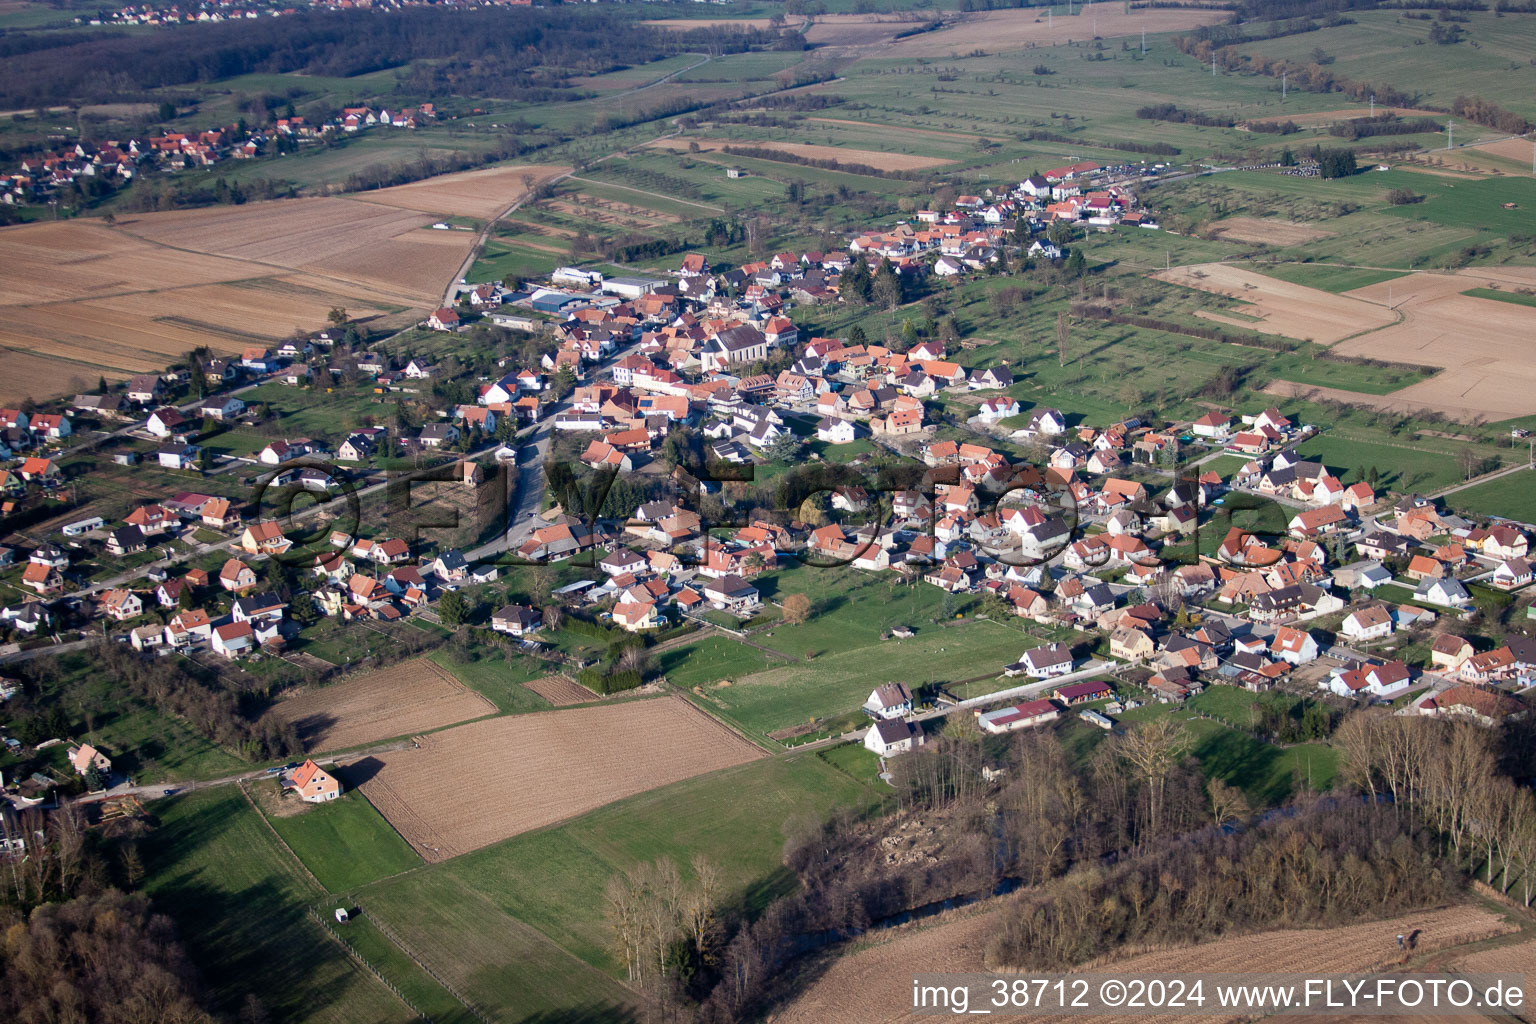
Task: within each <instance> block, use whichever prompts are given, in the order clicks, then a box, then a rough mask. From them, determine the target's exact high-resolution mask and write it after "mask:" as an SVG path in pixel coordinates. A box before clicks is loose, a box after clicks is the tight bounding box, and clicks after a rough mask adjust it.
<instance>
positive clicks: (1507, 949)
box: [1450, 939, 1536, 982]
mask: <svg viewBox="0 0 1536 1024" xmlns="http://www.w3.org/2000/svg"><path fill="white" fill-rule="evenodd" d="M1450 966H1451V967H1453V968H1455V969H1456V970H1458V971H1460V972H1461V973H1463V974H1526V975H1531V974H1533V973H1536V939H1532V940H1529V941H1526V942H1516V943H1511V944H1509V945H1507V946H1495V947H1494V948H1493V949H1480V950H1478V951H1477V952H1476V953H1468V954H1467V955H1466V956H1460V957H1457V958H1456V959H1455V960H1452V961H1451V962H1450ZM1526 980H1527V982H1529V981H1530V980H1532V979H1531V978H1527V979H1526Z"/></svg>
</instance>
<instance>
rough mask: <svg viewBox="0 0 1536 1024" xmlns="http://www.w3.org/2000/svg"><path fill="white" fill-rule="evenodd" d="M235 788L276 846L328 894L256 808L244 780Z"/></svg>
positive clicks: (327, 890) (262, 813) (238, 782)
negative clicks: (265, 827)
mask: <svg viewBox="0 0 1536 1024" xmlns="http://www.w3.org/2000/svg"><path fill="white" fill-rule="evenodd" d="M235 786H236V787H237V788H238V789H239V790H240V795H241V796H243V797H245V802H246V803H248V804H250V805H251V810H253V811H255V812H256V817H258V818H260V819H261V823H262V824H263V825H265V826H267V831H268V832H270V833H272V838H273V839H276V840H277V845H279V846H281V847H282V848H283V849H284V850H287V851H288V856H290V857H292V858H293V862H294V863H295V864H297V865H298V866H299V870H300V871H302V872H304V876H305V877H306V878H308V879H309V880H310V881H311V882H314V883H315V885H316V887H318V888H319V890H320V891H321V892H323V893H329V892H330V891H331V890H329V889H327V888H326V887H325V886H323V885H321V884H320V879H318V878H316V877H315V873H314V872H313V871H311V870H309V865H307V864H305V863H304V861H303V859H302V858H301V857H300V856H299V855H298V854H297V853H294V852H293V847H291V846H289V845H288V841H287V840H286V839H284V838H283V837H282V834H281V833H280V832H278V831H277V829H276V828H274V827H273V825H272V822H271V821H270V820H268V818H267V815H266V813H265V812H264V811H262V809H261V808H260V807H259V806H257V804H256V801H255V800H253V799H252V798H251V794H250V792H249V791H247V790H246V788H245V780H244V779H237V780H235Z"/></svg>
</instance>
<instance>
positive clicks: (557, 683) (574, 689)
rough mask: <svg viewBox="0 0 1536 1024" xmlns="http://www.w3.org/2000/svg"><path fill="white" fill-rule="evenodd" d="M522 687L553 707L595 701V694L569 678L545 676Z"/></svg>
mask: <svg viewBox="0 0 1536 1024" xmlns="http://www.w3.org/2000/svg"><path fill="white" fill-rule="evenodd" d="M523 685H524V686H526V687H528V689H530V690H532V691H533V692H534V693H536V694H538V695H539V696H540V697H543V698H544V699H545V700H547V701H549V702H550V703H551V704H554V705H557V706H558V705H564V704H586V703H588V702H589V701H594V700H597V694H595V693H593V692H592V691H591V690H589V689H587V688H586V687H585V686H582V685H581V684H580V683H578V682H577V681H576V680H574V679H572V678H571V677H570V676H545V677H544V678H543V679H535V680H533V681H532V682H529V683H524V684H523Z"/></svg>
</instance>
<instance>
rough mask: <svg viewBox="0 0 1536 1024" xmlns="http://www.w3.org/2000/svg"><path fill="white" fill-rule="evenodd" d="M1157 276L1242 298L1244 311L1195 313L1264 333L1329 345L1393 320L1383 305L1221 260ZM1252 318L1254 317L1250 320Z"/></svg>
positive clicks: (1232, 297) (1187, 285)
mask: <svg viewBox="0 0 1536 1024" xmlns="http://www.w3.org/2000/svg"><path fill="white" fill-rule="evenodd" d="M1154 276H1155V277H1157V278H1158V279H1159V280H1163V281H1169V282H1172V283H1174V284H1180V285H1184V286H1185V287H1188V288H1198V289H1200V290H1201V291H1207V292H1214V293H1215V294H1217V295H1224V296H1226V297H1227V298H1230V299H1235V300H1237V301H1238V302H1240V303H1241V305H1240V306H1239V307H1237V308H1238V309H1239V310H1240V311H1241V312H1242V313H1243V314H1244V315H1245V317H1250V318H1254V319H1242V320H1240V319H1237V318H1236V317H1234V316H1232V315H1230V314H1223V313H1213V312H1209V311H1206V310H1201V311H1200V312H1199V313H1197V314H1196V315H1197V316H1200V317H1203V318H1205V319H1208V320H1214V321H1216V322H1218V323H1224V324H1228V325H1230V326H1235V327H1248V326H1251V327H1252V328H1253V329H1255V330H1259V331H1263V332H1264V333H1266V334H1281V335H1284V336H1285V337H1287V338H1295V339H1297V340H1298V341H1314V342H1317V343H1318V344H1320V345H1331V344H1333V343H1334V342H1337V341H1341V340H1342V339H1344V338H1348V337H1352V336H1353V335H1356V334H1359V333H1361V332H1363V331H1374V330H1378V329H1380V328H1382V327H1385V326H1387V325H1388V324H1391V323H1392V322H1393V317H1392V313H1391V311H1390V310H1388V309H1387V308H1385V307H1384V306H1379V305H1375V304H1373V303H1370V302H1366V301H1363V300H1361V299H1357V298H1351V297H1349V296H1344V295H1330V294H1328V293H1326V292H1322V291H1319V290H1317V289H1314V288H1305V287H1302V286H1301V285H1293V284H1290V283H1288V282H1285V281H1279V280H1275V279H1273V278H1269V277H1266V276H1264V275H1262V274H1256V273H1254V272H1253V271H1251V270H1248V269H1246V268H1243V267H1234V266H1230V265H1228V264H1225V263H1208V264H1204V265H1196V266H1188V267H1178V268H1176V269H1174V270H1169V271H1164V272H1163V273H1160V274H1156V275H1154ZM1255 321H1257V322H1255Z"/></svg>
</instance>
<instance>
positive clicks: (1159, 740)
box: [1118, 716, 1189, 834]
mask: <svg viewBox="0 0 1536 1024" xmlns="http://www.w3.org/2000/svg"><path fill="white" fill-rule="evenodd" d="M1188 745H1189V737H1188V735H1187V733H1186V732H1185V729H1184V723H1183V722H1180V721H1178V720H1177V719H1174V718H1170V717H1167V716H1163V717H1161V718H1152V719H1148V720H1147V721H1145V722H1139V723H1137V724H1136V726H1135V727H1134V728H1132V729H1131V730H1130V731H1129V732H1127V733H1126V734H1125V736H1124V737H1122V738H1121V740H1120V743H1119V746H1118V753H1119V754H1120V757H1121V758H1123V759H1124V760H1125V761H1126V762H1127V763H1128V764H1130V766H1131V767H1132V768H1135V769H1136V771H1137V773H1138V774H1139V775H1140V776H1141V778H1142V781H1143V782H1145V783H1146V784H1147V828H1148V830H1149V831H1150V832H1151V833H1153V834H1156V833H1157V832H1158V831H1159V830H1160V829H1161V826H1162V821H1163V803H1164V796H1165V793H1166V790H1167V785H1168V776H1170V775H1172V774H1173V769H1174V768H1175V767H1176V766H1177V765H1178V763H1179V761H1181V760H1182V759H1183V757H1184V752H1185V750H1186V749H1188Z"/></svg>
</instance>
